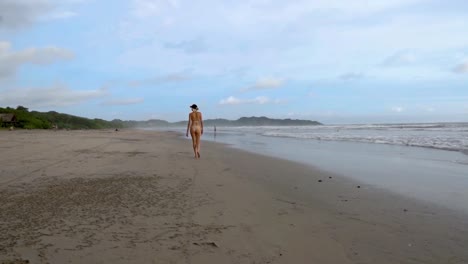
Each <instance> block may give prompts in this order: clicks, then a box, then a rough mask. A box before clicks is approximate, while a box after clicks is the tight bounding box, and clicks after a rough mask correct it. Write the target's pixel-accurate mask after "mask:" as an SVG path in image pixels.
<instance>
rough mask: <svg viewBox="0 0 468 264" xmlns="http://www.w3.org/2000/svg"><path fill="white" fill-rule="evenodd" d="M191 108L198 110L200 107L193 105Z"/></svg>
mask: <svg viewBox="0 0 468 264" xmlns="http://www.w3.org/2000/svg"><path fill="white" fill-rule="evenodd" d="M190 108H192V109H196V110H198V106H197V105H196V104H193V105H191V106H190Z"/></svg>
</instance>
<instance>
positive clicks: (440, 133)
mask: <svg viewBox="0 0 468 264" xmlns="http://www.w3.org/2000/svg"><path fill="white" fill-rule="evenodd" d="M224 132H226V133H255V134H259V135H262V136H267V137H287V138H297V139H306V140H326V141H351V142H363V143H373V144H390V145H403V146H414V147H426V148H435V149H445V150H455V151H462V152H464V153H467V152H468V123H432V124H383V125H382V124H378V125H373V124H370V125H332V126H296V127H292V126H288V127H234V128H224Z"/></svg>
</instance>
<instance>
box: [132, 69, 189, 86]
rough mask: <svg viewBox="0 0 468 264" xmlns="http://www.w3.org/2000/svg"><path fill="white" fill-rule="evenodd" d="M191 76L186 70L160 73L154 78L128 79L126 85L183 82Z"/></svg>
mask: <svg viewBox="0 0 468 264" xmlns="http://www.w3.org/2000/svg"><path fill="white" fill-rule="evenodd" d="M192 78H193V76H192V75H190V74H189V73H187V72H175V73H170V74H167V75H162V76H158V77H154V78H148V79H143V80H134V81H130V82H129V83H128V85H129V86H130V87H140V86H152V85H159V84H163V83H175V82H183V81H188V80H191V79H192Z"/></svg>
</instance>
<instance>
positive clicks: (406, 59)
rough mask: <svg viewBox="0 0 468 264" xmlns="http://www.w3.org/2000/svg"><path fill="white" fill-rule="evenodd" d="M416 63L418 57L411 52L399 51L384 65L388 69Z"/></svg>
mask: <svg viewBox="0 0 468 264" xmlns="http://www.w3.org/2000/svg"><path fill="white" fill-rule="evenodd" d="M414 62H416V55H415V54H414V53H413V52H410V51H399V52H397V53H395V54H393V55H391V56H389V57H388V58H386V59H385V60H384V61H383V63H382V65H383V66H387V67H398V66H406V65H408V64H412V63H414Z"/></svg>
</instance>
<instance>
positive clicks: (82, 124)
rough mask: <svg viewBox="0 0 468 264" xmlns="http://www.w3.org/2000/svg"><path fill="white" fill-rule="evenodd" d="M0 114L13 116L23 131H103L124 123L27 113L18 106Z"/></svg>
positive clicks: (2, 110)
mask: <svg viewBox="0 0 468 264" xmlns="http://www.w3.org/2000/svg"><path fill="white" fill-rule="evenodd" d="M0 113H12V114H15V116H16V119H17V120H18V123H17V124H16V126H17V127H19V128H25V129H49V128H53V127H54V126H57V127H58V128H65V129H103V128H122V127H124V122H122V121H119V120H114V121H106V120H102V119H97V118H96V119H88V118H84V117H78V116H73V115H68V114H61V113H57V112H55V111H50V112H46V113H43V112H37V111H29V110H28V108H26V107H23V106H18V107H17V108H16V109H14V108H10V107H7V108H1V107H0Z"/></svg>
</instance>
